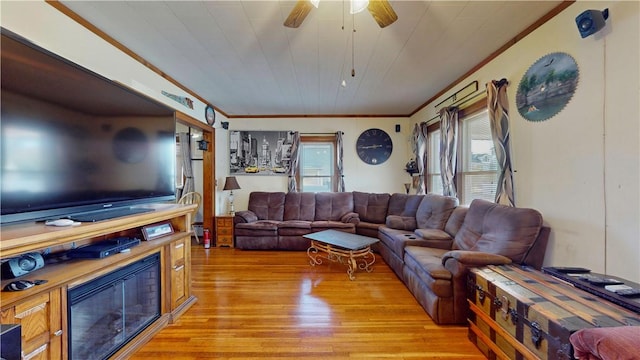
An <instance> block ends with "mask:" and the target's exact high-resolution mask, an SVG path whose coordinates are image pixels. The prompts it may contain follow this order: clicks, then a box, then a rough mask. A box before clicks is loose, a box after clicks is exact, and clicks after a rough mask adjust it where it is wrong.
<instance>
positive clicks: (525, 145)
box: [412, 1, 640, 282]
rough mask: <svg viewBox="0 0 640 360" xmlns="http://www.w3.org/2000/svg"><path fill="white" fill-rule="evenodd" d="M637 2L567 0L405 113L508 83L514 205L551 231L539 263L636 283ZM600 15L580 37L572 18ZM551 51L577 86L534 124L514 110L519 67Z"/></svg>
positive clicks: (639, 196) (639, 246)
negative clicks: (465, 91)
mask: <svg viewBox="0 0 640 360" xmlns="http://www.w3.org/2000/svg"><path fill="white" fill-rule="evenodd" d="M639 4H640V3H638V2H636V1H629V2H591V1H589V2H577V3H575V4H573V5H572V6H570V7H568V8H567V9H565V10H564V11H563V12H562V13H561V14H559V15H558V16H556V17H554V18H553V19H551V20H550V21H549V22H547V23H546V24H544V25H543V26H542V27H540V28H539V29H537V30H536V31H534V32H533V33H531V34H530V35H528V36H527V37H525V38H524V39H523V40H521V41H519V42H518V43H517V44H515V45H514V46H512V47H511V48H510V49H509V50H507V51H506V52H504V53H503V54H501V55H500V56H499V57H497V58H496V59H494V60H493V61H491V62H490V63H488V64H487V65H485V66H483V67H482V68H481V69H479V70H478V71H477V72H475V73H474V74H472V75H471V76H470V77H468V78H467V79H464V80H462V81H461V82H460V86H457V87H454V88H453V89H452V90H451V91H450V92H448V93H447V94H444V95H443V96H442V97H441V98H440V99H436V100H435V101H434V102H433V103H432V104H429V105H428V106H427V107H426V108H425V109H423V110H422V111H420V112H419V113H417V114H416V115H414V116H413V118H412V120H413V121H412V122H413V123H415V122H421V121H425V120H427V119H430V118H432V117H433V116H434V115H435V110H434V107H433V105H434V104H437V103H438V102H440V101H441V99H444V98H446V97H447V96H449V95H450V94H452V93H453V92H455V91H457V89H458V88H460V87H462V86H464V85H465V84H467V83H469V82H470V81H472V80H478V81H479V83H480V84H481V87H483V86H484V84H486V83H487V82H489V81H491V80H493V79H495V80H499V79H501V78H507V79H508V80H509V82H510V85H509V88H508V98H509V106H510V115H511V116H510V129H511V141H512V144H511V145H512V151H513V155H514V156H513V167H514V171H515V174H514V182H515V191H516V205H517V206H520V207H532V208H536V209H538V210H539V211H540V212H541V213H542V214H543V216H544V219H545V223H546V224H547V225H549V226H550V227H551V229H552V235H551V239H550V244H549V247H548V251H547V256H546V259H545V264H547V265H567V266H568V265H575V266H583V267H587V268H590V269H592V270H594V271H599V272H606V273H608V274H612V275H618V276H621V277H623V278H626V279H629V280H633V281H636V282H640V261H639V259H640V225H639V224H640V211H639V208H640V192H639V188H640V176H639V169H640V166H639V165H640V146H639V143H640V141H639V139H640V103H639V101H640V100H639V99H640V70H639V68H640V59H639V54H640V38H639V36H640V35H639V34H640V27H639V22H640V9H639V8H640V5H639ZM604 8H609V13H610V17H609V20H607V25H606V27H605V28H604V29H603V30H601V31H600V32H598V33H596V34H595V35H592V36H590V37H587V38H585V39H582V38H581V37H580V35H579V33H578V30H577V27H576V24H575V20H574V19H575V17H576V16H577V15H578V14H580V13H581V12H583V11H584V10H586V9H597V10H603V9H604ZM552 52H565V53H568V54H570V55H571V56H572V57H573V58H574V59H575V60H576V62H577V64H578V68H579V73H580V76H579V83H578V88H577V90H576V92H575V94H574V96H573V98H572V99H571V101H570V102H569V103H568V104H567V106H566V107H565V108H564V109H563V110H562V111H561V112H560V113H559V114H557V115H556V116H554V117H552V118H550V119H548V120H546V121H543V122H529V121H527V120H525V119H523V118H522V117H521V116H520V114H519V113H518V111H517V108H516V105H515V95H516V90H517V88H518V84H519V82H520V80H521V78H522V76H523V75H524V73H525V72H526V71H527V69H528V68H529V66H530V65H531V64H533V63H534V62H535V61H536V60H538V59H539V58H540V57H542V56H544V55H546V54H549V53H552Z"/></svg>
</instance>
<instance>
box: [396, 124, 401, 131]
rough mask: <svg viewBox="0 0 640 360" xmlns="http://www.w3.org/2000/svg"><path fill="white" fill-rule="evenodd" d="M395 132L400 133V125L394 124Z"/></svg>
mask: <svg viewBox="0 0 640 360" xmlns="http://www.w3.org/2000/svg"><path fill="white" fill-rule="evenodd" d="M396 132H400V124H396Z"/></svg>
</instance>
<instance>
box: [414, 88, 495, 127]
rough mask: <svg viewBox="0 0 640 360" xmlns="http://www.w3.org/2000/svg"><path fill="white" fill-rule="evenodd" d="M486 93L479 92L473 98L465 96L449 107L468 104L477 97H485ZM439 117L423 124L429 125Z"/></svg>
mask: <svg viewBox="0 0 640 360" xmlns="http://www.w3.org/2000/svg"><path fill="white" fill-rule="evenodd" d="M486 93H487V90H485V91H482V92H479V93H477V94H475V95H473V96H471V94H469V95H467V96H465V97H463V98H462V99H460V100H458V101H456V102H453V103H452V104H451V105H450V106H454V105H462V104H466V103H467V102H469V101H471V100H473V99H475V98H477V97H478V96H482V95H485V94H486ZM469 96H471V97H469ZM439 117H440V115H436V116H434V117H432V118H431V119H429V120H427V121H425V122H426V123H430V122H432V121H433V120H436V119H438V118H439Z"/></svg>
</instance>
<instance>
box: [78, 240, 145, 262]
mask: <svg viewBox="0 0 640 360" xmlns="http://www.w3.org/2000/svg"><path fill="white" fill-rule="evenodd" d="M138 244H140V239H138V238H131V237H118V238H113V239H109V240H103V241H100V242H97V243H93V244H91V245H87V246H83V247H79V248H76V249H71V250H69V251H67V256H68V257H70V258H74V259H102V258H105V257H107V256H110V255H113V254H117V253H119V252H122V251H124V250H127V249H130V248H132V247H134V246H136V245H138Z"/></svg>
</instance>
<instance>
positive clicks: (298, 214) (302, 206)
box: [283, 192, 316, 221]
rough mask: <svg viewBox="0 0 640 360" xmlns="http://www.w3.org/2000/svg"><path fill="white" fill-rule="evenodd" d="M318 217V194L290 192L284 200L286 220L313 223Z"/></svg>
mask: <svg viewBox="0 0 640 360" xmlns="http://www.w3.org/2000/svg"><path fill="white" fill-rule="evenodd" d="M315 216H316V194H315V193H311V192H289V193H287V195H286V196H285V200H284V216H283V218H284V220H285V221H286V220H304V221H313V220H314V219H315Z"/></svg>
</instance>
